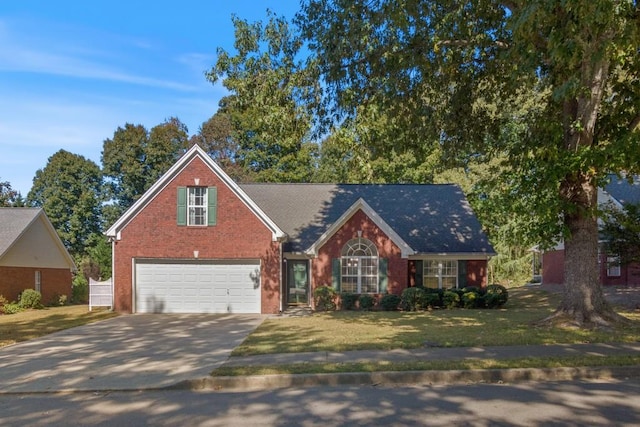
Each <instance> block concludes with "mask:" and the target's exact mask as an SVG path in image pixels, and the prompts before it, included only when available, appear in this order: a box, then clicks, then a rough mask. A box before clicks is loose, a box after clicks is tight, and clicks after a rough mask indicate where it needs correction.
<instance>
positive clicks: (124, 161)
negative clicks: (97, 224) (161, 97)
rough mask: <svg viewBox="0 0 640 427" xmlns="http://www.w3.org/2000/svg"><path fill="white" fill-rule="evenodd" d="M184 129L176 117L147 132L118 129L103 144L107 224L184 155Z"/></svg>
mask: <svg viewBox="0 0 640 427" xmlns="http://www.w3.org/2000/svg"><path fill="white" fill-rule="evenodd" d="M187 132H188V130H187V127H186V126H185V125H184V124H183V123H181V122H180V120H178V119H176V118H171V119H168V120H166V121H165V122H164V123H161V124H159V125H157V126H155V127H153V128H152V129H151V131H150V132H149V131H147V129H146V128H145V127H144V126H142V125H133V124H130V123H127V124H125V126H124V127H118V129H117V130H116V131H115V132H114V134H113V138H108V139H106V140H105V141H104V143H103V149H102V173H103V175H104V177H105V181H106V193H107V199H108V200H109V201H110V202H111V203H110V204H109V205H108V206H107V208H106V209H105V212H106V214H105V216H106V222H107V224H111V223H112V222H113V221H115V220H116V219H117V218H118V217H119V216H120V215H121V214H122V213H123V212H124V211H125V210H126V209H127V208H129V207H130V206H131V205H132V204H133V203H134V202H135V201H136V200H137V199H138V198H139V197H140V196H142V194H143V193H144V192H145V191H146V190H147V189H148V188H149V187H151V185H153V183H154V182H155V181H157V179H158V178H159V177H160V176H161V175H162V174H163V173H165V172H166V171H167V170H168V169H169V168H170V167H171V165H173V163H174V162H175V161H176V160H177V159H178V157H179V156H180V155H181V154H182V153H184V150H185V149H186V147H187V145H188V133H187Z"/></svg>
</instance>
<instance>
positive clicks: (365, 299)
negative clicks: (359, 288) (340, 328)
mask: <svg viewBox="0 0 640 427" xmlns="http://www.w3.org/2000/svg"><path fill="white" fill-rule="evenodd" d="M358 301H359V302H360V310H364V311H370V310H371V309H372V308H373V306H374V305H376V299H375V297H374V296H373V295H369V294H362V295H360V299H359V300H358Z"/></svg>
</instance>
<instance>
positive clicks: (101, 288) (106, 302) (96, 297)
mask: <svg viewBox="0 0 640 427" xmlns="http://www.w3.org/2000/svg"><path fill="white" fill-rule="evenodd" d="M111 280H112V279H108V280H104V281H102V282H98V281H96V280H93V279H89V311H91V309H92V308H93V307H109V308H113V284H112V283H111Z"/></svg>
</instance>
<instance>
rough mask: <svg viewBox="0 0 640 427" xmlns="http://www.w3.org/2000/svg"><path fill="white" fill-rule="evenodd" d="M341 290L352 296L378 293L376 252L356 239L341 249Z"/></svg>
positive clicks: (366, 243)
mask: <svg viewBox="0 0 640 427" xmlns="http://www.w3.org/2000/svg"><path fill="white" fill-rule="evenodd" d="M341 255H342V258H341V261H342V262H341V264H342V265H341V290H342V292H351V293H354V294H367V293H378V292H379V289H378V250H377V249H376V247H375V245H374V244H373V242H372V241H370V240H367V239H363V238H361V237H358V238H356V239H351V240H349V241H348V242H347V244H346V245H344V247H343V248H342V254H341Z"/></svg>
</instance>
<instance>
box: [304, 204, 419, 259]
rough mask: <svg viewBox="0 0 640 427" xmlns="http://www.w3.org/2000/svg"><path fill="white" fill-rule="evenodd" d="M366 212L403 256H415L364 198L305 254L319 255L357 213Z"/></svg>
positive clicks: (328, 229) (330, 227)
mask: <svg viewBox="0 0 640 427" xmlns="http://www.w3.org/2000/svg"><path fill="white" fill-rule="evenodd" d="M360 210H361V211H362V212H364V214H365V215H367V216H368V217H369V218H371V220H372V221H373V222H374V223H375V224H376V225H377V226H378V227H379V228H380V229H381V230H382V231H383V232H384V233H385V234H386V235H387V236H389V238H390V239H391V240H392V241H393V243H395V244H396V246H398V247H399V248H400V251H401V253H402V256H403V257H404V258H406V257H407V256H408V255H413V254H414V253H415V251H414V250H413V249H411V247H410V246H409V245H408V244H407V243H406V242H405V241H404V240H403V239H402V237H400V236H399V235H398V233H396V232H395V230H394V229H393V228H391V227H390V226H389V224H387V223H386V221H385V220H384V219H382V218H381V217H380V215H378V213H377V212H376V211H374V210H373V209H372V208H371V206H369V204H368V203H367V202H365V201H364V200H363V199H362V198H359V199H358V200H356V202H355V203H354V204H353V205H351V207H350V208H349V209H347V210H346V211H345V213H343V214H342V215H341V216H340V218H338V219H337V220H336V222H334V223H333V224H331V225H330V226H329V227H328V228H327V230H326V231H325V232H324V233H322V236H320V237H319V238H318V240H316V241H315V242H314V243H313V244H312V245H311V247H309V248H308V249H307V250H306V251H305V252H307V253H308V254H311V255H317V254H318V249H319V248H320V247H321V246H322V245H324V244H325V242H326V241H327V240H329V238H330V237H331V236H333V235H334V234H335V233H336V232H337V231H338V230H339V229H340V228H341V227H342V226H343V225H344V224H345V223H346V222H347V221H348V220H349V219H350V218H351V217H352V216H353V215H354V214H355V213H356V212H358V211H360Z"/></svg>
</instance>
